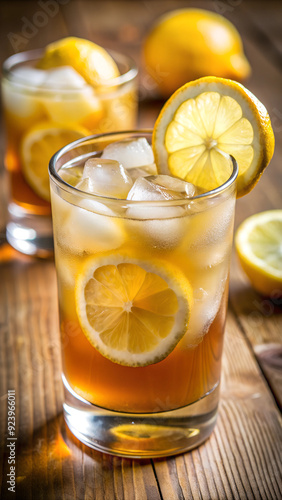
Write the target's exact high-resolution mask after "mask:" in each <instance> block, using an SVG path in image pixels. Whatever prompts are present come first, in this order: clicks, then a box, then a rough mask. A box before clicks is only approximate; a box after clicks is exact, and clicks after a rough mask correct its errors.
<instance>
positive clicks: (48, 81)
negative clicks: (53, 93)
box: [12, 66, 87, 90]
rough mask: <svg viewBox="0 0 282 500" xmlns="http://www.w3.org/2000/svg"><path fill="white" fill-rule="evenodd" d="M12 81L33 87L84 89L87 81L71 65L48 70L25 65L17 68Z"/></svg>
mask: <svg viewBox="0 0 282 500" xmlns="http://www.w3.org/2000/svg"><path fill="white" fill-rule="evenodd" d="M12 81H13V82H19V83H23V84H25V85H29V86H31V87H36V88H42V87H44V88H47V89H54V90H57V89H62V88H63V89H69V90H71V89H82V88H83V87H85V86H86V85H87V84H86V81H85V80H84V78H83V77H82V76H81V75H80V74H79V73H78V72H77V71H75V69H74V68H72V67H71V66H60V67H59V68H52V69H48V70H43V69H37V68H31V67H27V66H23V67H20V68H15V69H14V70H13V73H12Z"/></svg>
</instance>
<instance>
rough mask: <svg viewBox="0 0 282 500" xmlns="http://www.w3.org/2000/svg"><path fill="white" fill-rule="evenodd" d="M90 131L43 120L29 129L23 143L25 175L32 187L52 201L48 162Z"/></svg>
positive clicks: (44, 197) (42, 196)
mask: <svg viewBox="0 0 282 500" xmlns="http://www.w3.org/2000/svg"><path fill="white" fill-rule="evenodd" d="M89 134H90V133H89V132H88V130H86V129H84V128H83V127H77V126H71V125H68V124H65V125H60V126H58V125H56V124H53V123H52V122H42V123H39V124H38V125H36V126H35V127H33V128H32V129H30V130H29V132H28V133H27V134H26V135H25V136H24V138H23V141H22V144H21V160H22V169H23V175H24V177H25V179H26V181H27V183H28V184H29V185H30V187H31V188H32V189H33V190H34V191H35V193H36V194H38V195H39V196H40V197H41V198H43V199H44V200H47V201H50V188H49V175H48V164H49V160H50V158H51V157H52V156H53V154H54V153H56V152H57V151H58V150H59V149H61V148H62V147H63V146H66V145H67V144H69V143H70V142H72V141H75V140H76V139H81V138H82V137H86V136H87V135H89Z"/></svg>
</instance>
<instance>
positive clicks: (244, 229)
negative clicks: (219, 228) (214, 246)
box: [235, 210, 282, 296]
mask: <svg viewBox="0 0 282 500" xmlns="http://www.w3.org/2000/svg"><path fill="white" fill-rule="evenodd" d="M235 245H236V250H237V253H238V256H239V260H240V263H241V265H242V267H243V269H244V271H245V273H246V274H247V276H248V278H249V279H250V281H251V283H252V285H253V287H254V288H255V290H257V291H258V292H260V293H261V294H263V295H268V296H271V295H272V294H273V293H275V292H276V291H279V292H282V210H269V211H267V212H261V213H258V214H255V215H253V216H251V217H248V218H247V219H246V220H245V221H244V222H243V223H242V224H241V225H240V226H239V228H238V229H237V232H236V235H235Z"/></svg>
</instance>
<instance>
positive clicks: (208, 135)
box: [153, 77, 274, 197]
mask: <svg viewBox="0 0 282 500" xmlns="http://www.w3.org/2000/svg"><path fill="white" fill-rule="evenodd" d="M153 149H154V154H155V159H156V163H157V168H158V170H159V172H160V173H164V174H169V173H170V174H172V175H175V176H177V177H180V178H182V179H185V180H186V181H187V182H191V183H193V184H195V185H196V186H198V187H199V188H200V189H202V190H204V191H210V190H212V189H214V188H216V187H218V186H220V185H221V184H222V183H223V182H224V181H226V180H227V178H228V177H229V175H230V168H229V167H228V160H227V159H226V157H225V155H222V153H228V154H229V155H232V156H233V157H234V158H235V159H236V160H237V163H238V167H239V175H238V180H237V192H238V197H240V196H243V195H244V194H246V193H247V192H249V191H250V190H251V189H252V188H253V187H254V185H255V184H256V182H257V181H258V179H259V177H260V176H261V174H262V172H263V170H264V169H265V168H266V166H267V165H268V163H269V161H270V160H271V158H272V155H273V152H274V135H273V130H272V127H271V123H270V118H269V115H268V113H267V110H266V109H265V107H264V106H263V105H262V104H261V102H260V101H259V100H258V99H257V98H256V97H255V96H254V95H253V94H252V93H251V92H249V91H248V90H247V89H245V87H243V85H241V84H239V83H237V82H235V81H232V80H226V79H224V78H216V77H204V78H200V79H199V80H195V81H193V82H189V83H187V84H186V85H184V86H183V87H181V88H180V89H178V90H177V91H176V92H175V93H174V94H173V95H172V97H171V98H170V99H169V100H168V101H167V103H166V104H165V106H164V107H163V109H162V110H161V112H160V115H159V117H158V119H157V121H156V123H155V127H154V133H153Z"/></svg>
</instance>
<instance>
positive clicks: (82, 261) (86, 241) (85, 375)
mask: <svg viewBox="0 0 282 500" xmlns="http://www.w3.org/2000/svg"><path fill="white" fill-rule="evenodd" d="M137 137H145V138H147V140H148V141H151V134H150V133H149V132H148V131H139V132H132V133H113V134H103V135H101V136H98V137H92V138H91V137H89V138H88V139H87V140H80V141H76V142H74V143H72V144H70V145H68V146H67V147H65V148H63V149H62V150H61V151H59V152H58V153H57V154H56V155H55V156H54V157H53V158H52V160H51V163H50V166H49V172H50V178H51V197H52V214H53V226H54V241H55V260H56V268H57V276H58V288H59V308H60V327H61V345H62V359H63V382H64V389H65V401H64V416H65V420H66V422H67V425H68V426H69V428H70V429H71V431H72V432H73V433H74V434H75V435H76V436H77V437H78V438H79V439H80V440H81V441H82V442H84V443H86V444H87V445H89V446H92V447H93V448H96V449H98V450H100V451H105V452H109V453H112V454H116V455H124V456H128V457H158V456H165V455H172V454H175V453H179V452H182V451H184V450H188V449H191V448H193V447H195V446H197V445H199V444H200V443H202V442H203V441H204V440H205V439H206V438H207V437H208V436H209V435H210V433H211V432H212V430H213V428H214V425H215V422H216V416H217V407H218V400H219V383H220V372H221V355H222V347H223V333H224V326H225V316H226V307H227V295H228V276H229V265H230V252H231V245H232V237H233V218H234V208H235V201H236V176H237V173H238V169H237V165H236V162H235V160H233V159H232V158H231V157H229V160H230V174H229V175H228V180H227V181H226V182H225V184H223V185H222V186H221V187H219V188H217V189H216V190H214V191H212V192H209V193H206V194H201V195H198V196H196V197H194V198H190V199H187V198H186V199H180V200H177V201H175V200H173V201H171V200H169V201H166V202H162V203H161V209H162V210H164V212H162V215H161V213H160V202H148V201H147V202H142V201H140V202H138V201H127V200H121V199H113V198H106V197H101V196H100V197H99V196H96V195H93V194H89V193H88V194H87V193H84V192H82V191H80V190H78V189H76V188H75V187H74V186H73V185H70V184H67V183H66V182H65V181H63V180H62V178H61V177H60V172H62V171H63V170H64V176H63V177H64V178H66V175H67V172H66V169H67V168H69V167H76V168H75V169H74V170H73V169H72V171H74V172H75V174H77V175H78V177H79V175H80V173H79V172H80V167H82V166H83V165H84V163H85V161H86V160H87V159H89V158H91V157H97V156H98V157H99V155H100V154H101V152H102V151H103V148H104V147H105V146H106V145H108V144H109V143H111V142H114V141H121V140H123V139H134V138H137ZM60 169H63V170H60ZM144 208H145V212H142V210H144ZM179 208H181V216H180V215H179V217H178V216H177V214H180V212H176V209H177V210H179ZM144 213H146V217H144ZM142 214H143V215H142ZM117 254H119V255H129V256H130V259H132V258H133V259H136V261H137V262H141V263H142V262H150V260H151V259H152V261H154V262H157V263H159V264H158V265H159V266H164V269H166V268H169V267H170V266H174V269H178V270H179V272H181V273H182V276H183V275H185V277H186V279H187V280H188V281H189V283H190V286H191V289H192V294H193V298H192V299H191V311H190V320H189V323H188V329H187V331H186V333H185V334H184V336H183V337H182V338H181V340H180V341H179V342H178V344H177V345H176V347H175V348H174V349H173V350H172V352H171V353H170V354H169V355H167V356H166V357H165V358H164V359H163V360H162V361H160V362H157V363H154V364H150V365H148V366H139V367H132V366H122V365H120V364H117V363H115V362H113V361H111V360H110V359H107V358H106V357H104V356H103V355H102V354H100V353H99V352H98V351H97V350H96V349H95V348H94V347H93V345H91V343H90V342H89V341H88V339H87V337H86V336H85V334H84V333H83V331H82V329H81V326H80V321H79V318H78V315H77V302H76V301H77V296H76V290H77V283H78V282H79V281H81V278H82V276H83V273H84V272H85V266H87V262H89V259H90V260H91V259H96V258H97V259H98V260H101V259H105V260H106V261H109V262H110V261H111V256H114V255H117Z"/></svg>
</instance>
